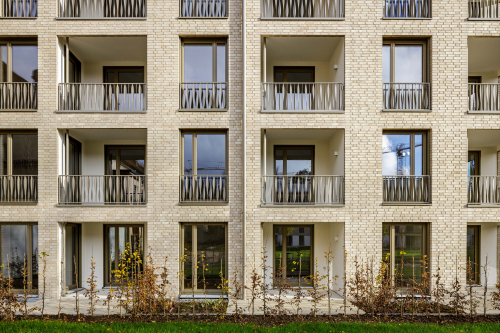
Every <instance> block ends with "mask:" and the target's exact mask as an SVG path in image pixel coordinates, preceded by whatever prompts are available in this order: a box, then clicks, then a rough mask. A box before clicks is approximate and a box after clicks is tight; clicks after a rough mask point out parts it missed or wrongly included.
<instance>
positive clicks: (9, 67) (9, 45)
mask: <svg viewBox="0 0 500 333" xmlns="http://www.w3.org/2000/svg"><path fill="white" fill-rule="evenodd" d="M7 82H12V43H7Z"/></svg>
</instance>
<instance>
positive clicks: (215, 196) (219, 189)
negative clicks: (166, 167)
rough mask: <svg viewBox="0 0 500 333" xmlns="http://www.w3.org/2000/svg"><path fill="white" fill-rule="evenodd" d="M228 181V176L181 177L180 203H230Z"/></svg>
mask: <svg viewBox="0 0 500 333" xmlns="http://www.w3.org/2000/svg"><path fill="white" fill-rule="evenodd" d="M227 179H228V176H226V175H183V176H180V191H179V193H180V202H191V203H192V202H198V203H204V202H206V203H210V202H220V203H224V202H228V195H227V191H228V182H227Z"/></svg>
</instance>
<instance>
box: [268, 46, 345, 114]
mask: <svg viewBox="0 0 500 333" xmlns="http://www.w3.org/2000/svg"><path fill="white" fill-rule="evenodd" d="M262 48H263V49H262V52H263V55H264V56H263V57H262V59H263V61H262V71H261V73H262V112H282V113H323V112H324V113H343V112H344V38H343V37H265V38H264V40H263V45H262Z"/></svg>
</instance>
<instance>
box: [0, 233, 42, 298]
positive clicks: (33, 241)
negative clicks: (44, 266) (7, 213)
mask: <svg viewBox="0 0 500 333" xmlns="http://www.w3.org/2000/svg"><path fill="white" fill-rule="evenodd" d="M0 251H1V253H0V258H1V263H0V264H1V265H2V267H1V268H0V269H1V270H2V274H3V275H4V276H8V275H9V269H10V277H11V279H12V286H13V288H14V291H17V292H19V291H21V292H22V290H23V288H24V285H23V273H22V269H23V268H24V266H25V265H26V266H27V268H28V279H27V283H28V285H27V289H28V290H34V289H37V288H38V225H37V224H36V223H22V224H20V223H15V224H14V223H1V224H0Z"/></svg>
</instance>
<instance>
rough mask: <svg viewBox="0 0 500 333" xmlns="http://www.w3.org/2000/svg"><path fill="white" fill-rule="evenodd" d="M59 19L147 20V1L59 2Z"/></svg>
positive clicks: (69, 0)
mask: <svg viewBox="0 0 500 333" xmlns="http://www.w3.org/2000/svg"><path fill="white" fill-rule="evenodd" d="M57 1H58V10H59V14H58V19H73V20H74V19H90V20H95V19H100V20H105V19H114V20H116V19H145V18H146V16H147V10H146V9H147V0H57Z"/></svg>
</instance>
